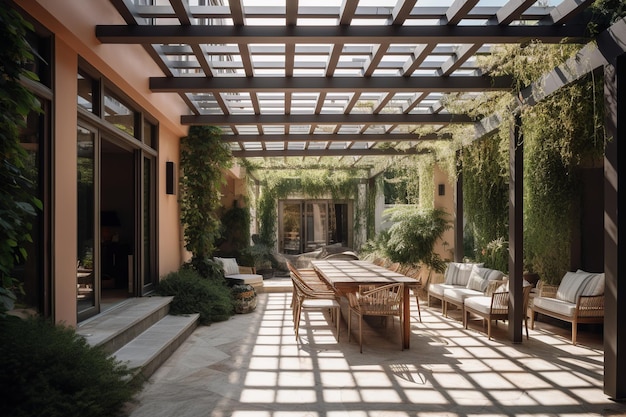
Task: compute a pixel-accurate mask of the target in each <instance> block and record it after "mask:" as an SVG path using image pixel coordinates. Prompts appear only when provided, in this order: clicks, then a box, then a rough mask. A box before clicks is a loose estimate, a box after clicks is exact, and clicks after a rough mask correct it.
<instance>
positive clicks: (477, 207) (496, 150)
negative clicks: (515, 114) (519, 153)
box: [461, 135, 509, 272]
mask: <svg viewBox="0 0 626 417" xmlns="http://www.w3.org/2000/svg"><path fill="white" fill-rule="evenodd" d="M461 159H462V167H463V168H462V172H463V207H464V212H465V216H466V219H467V227H466V229H465V230H466V232H469V233H470V234H471V237H472V238H473V240H474V242H473V247H474V249H475V251H476V252H475V253H473V254H466V255H468V256H471V257H472V258H476V260H478V261H483V259H481V258H482V257H483V256H484V254H485V253H486V251H487V245H488V244H489V243H490V242H492V241H494V240H497V239H499V238H502V237H505V236H508V224H509V221H508V220H509V217H508V215H509V212H508V191H509V184H508V175H509V174H508V168H509V167H508V142H507V141H506V140H503V139H502V138H501V137H498V136H497V135H496V136H492V137H488V138H483V139H481V140H479V141H476V142H475V143H473V144H472V145H471V146H468V147H466V148H464V149H463V152H462V158H461ZM491 267H493V266H491ZM502 271H504V272H506V271H508V265H507V267H506V268H505V269H502Z"/></svg>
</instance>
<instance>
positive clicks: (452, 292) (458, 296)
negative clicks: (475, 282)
mask: <svg viewBox="0 0 626 417" xmlns="http://www.w3.org/2000/svg"><path fill="white" fill-rule="evenodd" d="M482 295H483V293H482V292H480V291H476V290H470V289H469V288H464V287H462V288H448V289H445V290H444V291H443V299H444V300H446V301H452V302H456V303H458V304H463V301H464V300H465V299H466V298H468V297H479V296H482Z"/></svg>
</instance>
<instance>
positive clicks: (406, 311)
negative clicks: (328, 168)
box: [402, 284, 411, 349]
mask: <svg viewBox="0 0 626 417" xmlns="http://www.w3.org/2000/svg"><path fill="white" fill-rule="evenodd" d="M402 290H403V292H404V294H403V298H402V301H403V303H404V308H403V309H402V310H403V315H404V317H403V323H402V348H403V349H408V348H409V347H410V344H411V343H410V342H411V298H410V297H409V286H408V285H407V284H404V285H403V286H402Z"/></svg>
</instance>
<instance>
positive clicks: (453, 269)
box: [445, 262, 484, 286]
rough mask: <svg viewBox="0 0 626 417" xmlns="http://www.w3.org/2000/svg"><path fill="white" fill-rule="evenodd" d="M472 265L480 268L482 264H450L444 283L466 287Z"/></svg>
mask: <svg viewBox="0 0 626 417" xmlns="http://www.w3.org/2000/svg"><path fill="white" fill-rule="evenodd" d="M474 265H477V266H480V267H482V266H483V265H484V264H473V263H460V262H450V263H449V264H448V268H447V269H446V274H445V283H446V284H450V285H462V286H466V285H467V281H469V277H470V273H471V272H472V268H473V267H474Z"/></svg>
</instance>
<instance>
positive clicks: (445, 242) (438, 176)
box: [433, 165, 454, 260]
mask: <svg viewBox="0 0 626 417" xmlns="http://www.w3.org/2000/svg"><path fill="white" fill-rule="evenodd" d="M433 184H434V187H433V188H434V190H433V192H434V193H435V198H434V206H435V208H441V209H444V210H445V211H446V212H447V213H448V214H449V215H450V216H449V219H450V221H454V183H453V182H451V181H450V178H449V176H448V174H447V173H446V172H445V171H443V170H442V169H441V168H440V167H439V166H437V165H435V167H434V169H433ZM439 184H443V185H444V189H445V192H444V195H439ZM435 252H436V253H438V254H439V256H441V257H442V258H443V259H446V260H452V259H454V256H453V254H454V228H451V229H450V230H448V231H446V232H445V233H444V235H443V238H442V239H441V241H439V242H438V243H437V244H436V245H435Z"/></svg>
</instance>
